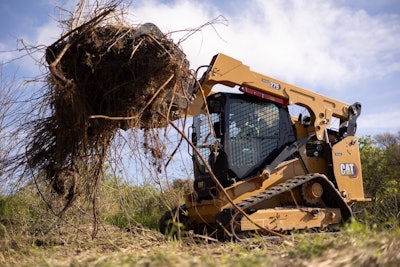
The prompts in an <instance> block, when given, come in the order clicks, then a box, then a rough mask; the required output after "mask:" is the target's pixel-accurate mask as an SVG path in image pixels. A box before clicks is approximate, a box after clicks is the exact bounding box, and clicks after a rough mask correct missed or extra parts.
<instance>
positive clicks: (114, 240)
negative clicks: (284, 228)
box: [0, 224, 400, 266]
mask: <svg viewBox="0 0 400 267" xmlns="http://www.w3.org/2000/svg"><path fill="white" fill-rule="evenodd" d="M0 233H1V241H0V247H1V253H0V266H399V265H400V253H399V251H400V231H399V229H391V230H389V231H385V232H378V231H373V230H369V229H366V228H365V227H363V226H361V225H360V224H353V225H351V226H348V227H347V228H345V229H344V230H343V231H342V232H341V233H337V234H314V235H298V236H295V237H292V238H288V239H287V240H282V239H276V238H273V239H267V238H261V237H254V238H251V239H248V240H246V241H243V242H215V241H210V240H208V241H207V240H206V238H205V237H200V238H199V237H197V238H194V237H185V238H183V239H181V240H171V239H169V240H168V239H167V238H165V237H164V236H162V235H161V234H160V233H158V232H157V231H153V230H147V229H141V228H118V227H115V226H110V225H102V226H101V227H100V230H99V233H98V236H97V237H96V238H95V239H93V240H92V239H91V225H87V226H80V227H76V226H74V227H71V226H60V227H52V228H51V229H48V231H47V232H36V233H35V232H32V233H31V234H29V235H28V234H18V233H15V232H14V233H10V232H8V231H7V229H6V228H5V227H2V229H1V230H0Z"/></svg>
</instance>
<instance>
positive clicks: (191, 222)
mask: <svg viewBox="0 0 400 267" xmlns="http://www.w3.org/2000/svg"><path fill="white" fill-rule="evenodd" d="M206 68H207V69H206V71H205V72H204V74H203V75H202V76H201V78H200V79H199V82H197V83H196V84H194V85H193V86H192V87H191V88H190V89H189V91H190V94H191V96H193V101H192V103H191V104H190V105H189V114H190V115H191V116H194V119H193V125H192V127H191V128H190V134H189V136H190V138H191V143H192V145H193V147H192V148H193V154H192V158H193V168H194V191H193V192H191V193H189V194H187V195H186V196H185V199H186V201H185V204H183V205H182V206H180V207H176V208H175V209H173V210H169V211H167V212H166V213H165V214H164V216H163V217H162V218H161V219H160V225H159V227H160V231H161V232H162V233H164V234H168V233H171V231H173V229H174V226H176V225H179V226H182V225H183V227H182V229H184V230H185V231H194V232H196V233H205V231H206V232H207V234H209V235H212V234H213V233H215V234H216V235H217V236H218V237H219V236H224V237H240V236H244V235H247V234H248V233H251V232H255V231H258V232H263V231H264V232H265V231H267V232H278V233H286V232H291V231H293V230H301V229H305V230H316V231H320V230H324V229H326V228H327V227H332V226H337V225H340V224H342V223H343V222H345V221H347V220H349V219H350V218H352V210H351V208H350V207H351V205H352V204H353V203H355V202H363V201H368V199H366V198H364V190H363V180H362V172H361V164H360V155H359V143H358V139H357V137H355V133H356V120H357V118H358V116H359V115H360V113H361V104H360V103H357V102H356V103H354V104H352V105H349V104H346V103H344V102H341V101H338V100H335V99H332V98H329V97H326V96H322V95H320V94H317V93H315V92H312V91H309V90H305V89H303V88H300V87H297V86H294V85H291V84H288V83H286V82H283V81H280V80H277V79H275V78H272V77H269V76H266V75H263V74H259V73H257V72H254V71H252V70H251V69H250V68H249V67H248V66H246V65H244V64H242V62H240V61H238V60H236V59H234V58H231V57H229V56H227V55H224V54H217V55H215V56H214V57H213V59H212V61H211V63H210V64H209V65H208V66H206ZM215 85H224V86H226V87H227V88H228V90H224V91H226V92H219V93H214V92H213V91H212V89H213V87H214V86H215ZM237 89H239V91H240V93H232V92H234V91H235V90H236V91H237ZM291 105H297V106H301V107H304V108H305V109H306V110H307V114H306V115H299V116H295V117H294V116H292V115H290V113H289V108H288V107H289V106H291ZM334 121H336V122H337V128H336V129H334V127H332V123H333V122H334Z"/></svg>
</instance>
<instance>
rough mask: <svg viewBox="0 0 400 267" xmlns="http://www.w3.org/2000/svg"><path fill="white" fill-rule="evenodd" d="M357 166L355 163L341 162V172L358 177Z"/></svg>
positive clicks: (351, 176) (343, 174) (344, 174)
mask: <svg viewBox="0 0 400 267" xmlns="http://www.w3.org/2000/svg"><path fill="white" fill-rule="evenodd" d="M357 173H358V171H357V166H356V165H355V164H354V163H341V164H340V174H341V175H342V176H349V177H350V178H356V177H357Z"/></svg>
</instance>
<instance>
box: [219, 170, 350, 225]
mask: <svg viewBox="0 0 400 267" xmlns="http://www.w3.org/2000/svg"><path fill="white" fill-rule="evenodd" d="M310 181H316V182H319V183H320V184H321V185H322V187H323V190H324V191H323V192H324V193H323V195H322V200H323V201H324V203H325V204H326V205H327V207H330V208H340V211H341V213H342V218H343V220H347V219H349V218H351V217H352V212H351V209H350V207H349V206H348V205H347V203H346V202H345V200H344V199H343V198H342V197H341V196H340V193H339V191H338V190H336V188H335V186H334V185H333V183H332V182H331V181H329V179H328V178H327V177H326V176H325V175H323V174H318V173H313V174H308V175H304V176H296V177H294V178H291V179H289V180H287V181H286V182H283V183H280V184H278V185H275V186H273V187H270V188H268V189H266V190H265V191H264V192H261V193H260V194H258V195H255V196H252V197H250V198H248V199H245V200H242V201H241V202H239V203H237V204H236V205H237V206H238V207H239V208H241V209H242V210H243V211H244V212H246V213H249V211H251V210H252V207H254V206H255V205H257V204H259V203H261V202H263V201H266V200H268V199H271V198H273V197H275V196H277V195H279V194H283V193H285V192H288V191H290V190H292V189H294V188H296V187H298V186H301V185H303V184H305V183H307V182H310ZM238 215H239V211H238V210H237V209H236V208H235V207H233V206H232V207H229V208H226V209H224V210H222V211H221V212H220V213H218V214H217V215H216V222H217V228H219V229H221V228H225V229H230V228H231V227H230V225H232V224H231V221H232V219H233V218H234V219H235V220H236V221H237V222H239V221H240V219H241V217H242V216H241V215H240V216H238Z"/></svg>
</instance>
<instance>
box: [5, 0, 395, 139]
mask: <svg viewBox="0 0 400 267" xmlns="http://www.w3.org/2000/svg"><path fill="white" fill-rule="evenodd" d="M130 2H131V5H130V6H129V8H127V9H126V12H127V16H126V19H127V20H128V21H130V22H131V23H132V24H140V23H144V22H148V21H151V22H154V23H155V24H157V25H158V26H159V27H160V28H161V29H162V30H163V31H164V32H172V33H171V35H170V36H171V37H172V38H173V39H174V40H176V41H179V40H180V38H182V36H183V33H182V32H175V33H174V31H178V30H182V29H190V28H195V27H197V26H200V25H202V24H204V23H206V22H207V21H210V20H212V19H214V18H216V17H218V16H220V15H222V16H223V17H224V18H225V19H226V21H223V23H221V24H215V25H214V27H206V28H203V29H202V31H201V32H198V33H196V34H194V35H193V36H191V37H190V38H189V39H188V40H186V41H184V42H182V44H181V45H182V47H183V50H184V51H185V53H186V54H187V56H188V59H189V60H190V62H191V67H192V68H196V67H197V66H199V65H204V64H208V63H209V61H210V59H211V58H212V56H213V55H214V54H216V53H218V52H223V53H225V54H228V55H231V56H233V57H235V58H237V59H240V60H241V61H243V63H245V64H246V65H249V66H250V67H251V68H252V69H253V70H255V71H258V72H260V73H263V74H266V75H269V76H273V77H276V78H278V79H281V80H284V81H287V82H289V83H292V84H295V85H298V86H301V87H304V88H307V89H310V90H313V91H316V92H319V93H321V94H324V95H327V96H330V97H333V98H337V99H339V100H342V101H345V102H348V103H354V102H356V101H358V102H361V103H362V105H363V109H362V115H361V116H360V118H359V126H358V134H359V135H375V134H378V133H383V132H391V133H397V132H398V131H400V104H399V102H400V88H399V87H400V1H398V0H380V1H368V0H353V1H346V0H336V1H334V0H331V1H330V0H315V1H307V0H297V1H294V0H293V1H289V0H280V1H278V0H270V1H262V0H249V1H243V0H231V1H228V0H223V1H217V0H215V1H211V0H202V1H197V0H192V1H187V0H177V1H165V0H164V1H162V0H143V1H134V0H132V1H130ZM55 3H58V4H55ZM75 3H76V1H67V0H58V2H56V0H54V1H53V0H36V1H25V0H0V12H1V16H0V22H1V25H2V26H1V27H0V51H1V52H0V62H2V63H7V62H8V61H9V60H11V59H13V58H16V57H18V56H20V55H21V53H18V52H16V51H15V49H16V48H18V47H17V39H23V40H24V42H26V43H28V44H31V45H50V44H51V43H52V42H54V41H55V40H56V39H57V38H58V37H60V35H61V29H60V28H59V27H58V24H57V21H56V19H57V18H58V17H59V11H58V9H57V8H56V5H58V6H62V7H63V8H66V9H68V10H73V8H74V5H75ZM20 47H21V45H19V48H20ZM34 57H36V58H37V59H38V60H40V59H41V55H39V54H37V55H34ZM4 70H5V71H6V72H8V73H10V75H12V74H14V73H16V75H17V77H18V78H20V79H25V78H26V77H33V76H35V75H37V74H39V73H40V71H43V70H39V68H38V66H37V65H36V64H35V62H34V61H33V60H32V59H30V58H28V57H25V58H22V59H20V60H18V61H14V62H12V63H10V64H6V65H5V66H4ZM36 89H37V90H39V89H40V86H38V87H37V88H36Z"/></svg>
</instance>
